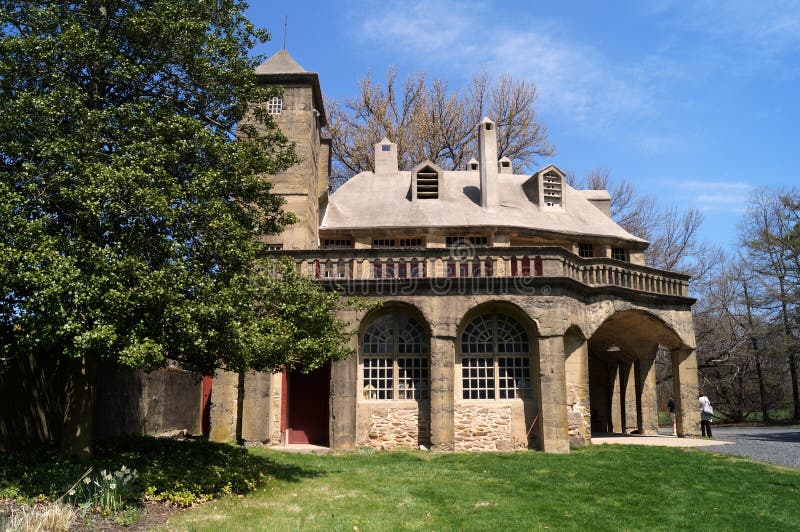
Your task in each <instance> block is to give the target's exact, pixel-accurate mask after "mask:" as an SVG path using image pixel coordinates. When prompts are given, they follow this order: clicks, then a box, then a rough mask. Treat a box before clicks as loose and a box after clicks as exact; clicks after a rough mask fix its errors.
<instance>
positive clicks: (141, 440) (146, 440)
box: [0, 436, 320, 505]
mask: <svg viewBox="0 0 800 532" xmlns="http://www.w3.org/2000/svg"><path fill="white" fill-rule="evenodd" d="M95 449H96V452H95V458H94V459H93V460H92V461H91V462H90V463H89V464H79V463H77V462H75V461H73V460H71V459H68V458H64V457H63V456H61V455H60V454H59V453H58V452H57V451H56V450H55V449H52V448H46V449H45V448H43V449H38V450H35V451H25V452H17V453H5V454H4V455H2V456H0V497H3V496H9V497H23V498H36V497H39V496H41V495H44V496H46V497H48V498H51V499H54V498H57V497H59V496H61V495H62V494H63V493H64V492H65V491H66V490H67V489H69V487H70V486H71V485H72V484H73V483H74V482H76V481H77V480H78V478H79V477H80V476H81V475H82V474H83V473H84V472H85V471H86V470H87V469H88V467H89V466H91V467H92V468H93V474H98V473H99V472H100V471H102V470H107V471H108V472H110V473H113V472H114V471H117V470H119V469H120V468H121V467H122V466H123V465H124V466H126V467H128V468H130V469H136V470H137V472H138V480H137V482H138V484H139V486H140V487H141V490H142V493H144V494H145V495H146V496H148V497H149V498H152V499H156V500H165V501H171V502H174V503H176V504H180V505H188V504H192V503H193V502H196V501H199V500H207V499H209V498H213V497H216V496H219V495H223V494H246V493H248V492H250V491H253V490H255V489H257V488H259V487H261V486H263V485H265V484H266V483H268V482H270V481H271V480H275V479H279V480H282V481H288V482H298V481H300V480H302V479H305V478H311V477H315V476H318V475H319V474H320V473H319V472H316V471H313V470H310V469H305V468H302V467H298V466H294V465H287V464H278V463H276V462H274V461H272V460H270V459H269V458H266V457H263V456H258V455H255V454H251V453H249V452H247V450H246V449H243V448H241V447H236V446H233V445H228V444H222V443H211V442H206V441H192V440H174V439H166V438H151V437H146V436H130V437H120V438H113V439H110V440H106V441H103V442H100V443H98V444H97V445H96V446H95Z"/></svg>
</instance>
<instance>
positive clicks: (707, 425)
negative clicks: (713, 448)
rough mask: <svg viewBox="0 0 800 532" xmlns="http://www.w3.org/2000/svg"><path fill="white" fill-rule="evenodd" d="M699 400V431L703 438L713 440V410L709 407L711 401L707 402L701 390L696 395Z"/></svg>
mask: <svg viewBox="0 0 800 532" xmlns="http://www.w3.org/2000/svg"><path fill="white" fill-rule="evenodd" d="M698 397H699V398H700V431H701V432H702V433H703V436H708V437H709V438H713V436H712V435H711V418H712V417H713V416H714V409H713V408H712V407H711V401H709V400H708V397H706V394H704V393H703V390H700V393H699V394H698Z"/></svg>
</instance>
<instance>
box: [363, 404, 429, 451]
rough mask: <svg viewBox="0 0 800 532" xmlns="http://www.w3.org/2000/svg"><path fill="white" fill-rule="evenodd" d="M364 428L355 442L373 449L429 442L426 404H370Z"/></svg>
mask: <svg viewBox="0 0 800 532" xmlns="http://www.w3.org/2000/svg"><path fill="white" fill-rule="evenodd" d="M366 429H367V430H366V432H365V433H362V434H361V435H360V438H359V441H358V445H368V446H370V447H374V448H376V449H384V450H389V449H397V448H409V449H416V448H418V447H419V446H420V445H424V446H425V447H429V446H430V444H431V427H430V407H428V406H427V405H425V406H420V407H419V408H417V407H410V408H403V407H388V408H370V413H369V417H368V423H367V427H366Z"/></svg>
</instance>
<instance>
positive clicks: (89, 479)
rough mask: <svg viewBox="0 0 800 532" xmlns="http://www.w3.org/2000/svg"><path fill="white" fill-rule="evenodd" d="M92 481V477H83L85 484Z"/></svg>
mask: <svg viewBox="0 0 800 532" xmlns="http://www.w3.org/2000/svg"><path fill="white" fill-rule="evenodd" d="M91 481H92V477H86V478H85V479H83V483H84V484H89V483H90V482H91Z"/></svg>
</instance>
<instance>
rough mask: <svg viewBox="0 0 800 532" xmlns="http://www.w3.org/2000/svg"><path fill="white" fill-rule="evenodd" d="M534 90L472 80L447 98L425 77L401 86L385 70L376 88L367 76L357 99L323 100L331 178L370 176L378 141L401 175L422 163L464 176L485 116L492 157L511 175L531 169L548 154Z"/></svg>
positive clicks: (507, 79)
mask: <svg viewBox="0 0 800 532" xmlns="http://www.w3.org/2000/svg"><path fill="white" fill-rule="evenodd" d="M536 96H537V94H536V86H535V85H534V84H533V83H530V82H527V81H524V80H523V81H516V80H514V79H512V78H511V76H508V75H501V76H499V77H498V78H496V79H493V78H491V77H490V76H489V75H488V74H487V73H486V72H483V73H482V74H480V75H477V76H475V78H474V79H473V81H472V84H471V85H470V86H469V87H468V88H467V89H465V90H463V91H460V92H453V91H451V90H450V88H449V86H448V84H447V82H446V81H443V80H440V79H436V80H433V81H432V82H431V83H428V80H427V78H426V76H425V74H424V73H422V72H414V73H412V74H409V75H408V77H407V78H406V80H405V81H404V82H403V83H402V84H401V83H400V82H399V81H398V79H397V70H396V69H395V68H393V67H391V68H389V69H388V71H387V73H386V84H385V85H383V84H381V83H379V82H376V81H374V80H373V79H372V76H371V75H369V74H367V75H366V76H365V77H363V78H362V79H361V80H360V81H359V94H358V96H357V97H354V98H349V99H345V100H343V101H341V102H337V101H335V100H329V101H328V102H327V107H328V109H329V110H330V112H329V124H328V129H329V132H330V134H331V136H332V138H333V142H332V145H331V153H332V157H333V162H334V169H335V173H338V174H339V175H342V176H346V177H351V176H353V175H355V174H357V173H359V172H363V171H370V170H374V162H373V150H374V145H375V144H376V143H377V142H380V141H381V139H382V138H383V137H388V138H389V139H390V140H391V141H393V142H395V143H396V144H397V153H398V159H399V163H400V167H401V169H402V168H406V169H408V168H411V167H413V166H414V165H415V164H417V163H418V162H420V161H423V160H425V159H430V160H431V161H433V162H434V163H436V164H438V165H440V166H442V167H443V168H445V169H448V170H455V169H463V168H464V166H465V165H466V163H467V161H468V160H469V159H470V158H472V157H477V156H478V147H477V129H476V126H477V124H478V122H480V121H481V119H482V118H483V117H484V116H489V117H490V118H491V119H492V120H494V121H495V123H496V124H497V142H498V157H508V158H509V159H511V160H512V162H513V164H514V166H515V167H517V168H526V167H530V166H531V165H532V164H533V163H534V162H535V161H536V160H537V159H538V158H541V157H549V156H551V155H553V154H554V153H555V149H554V148H553V146H552V145H550V144H548V142H547V129H546V128H545V127H544V125H543V124H542V123H541V122H540V121H539V119H538V118H537V116H536V109H535V103H536Z"/></svg>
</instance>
